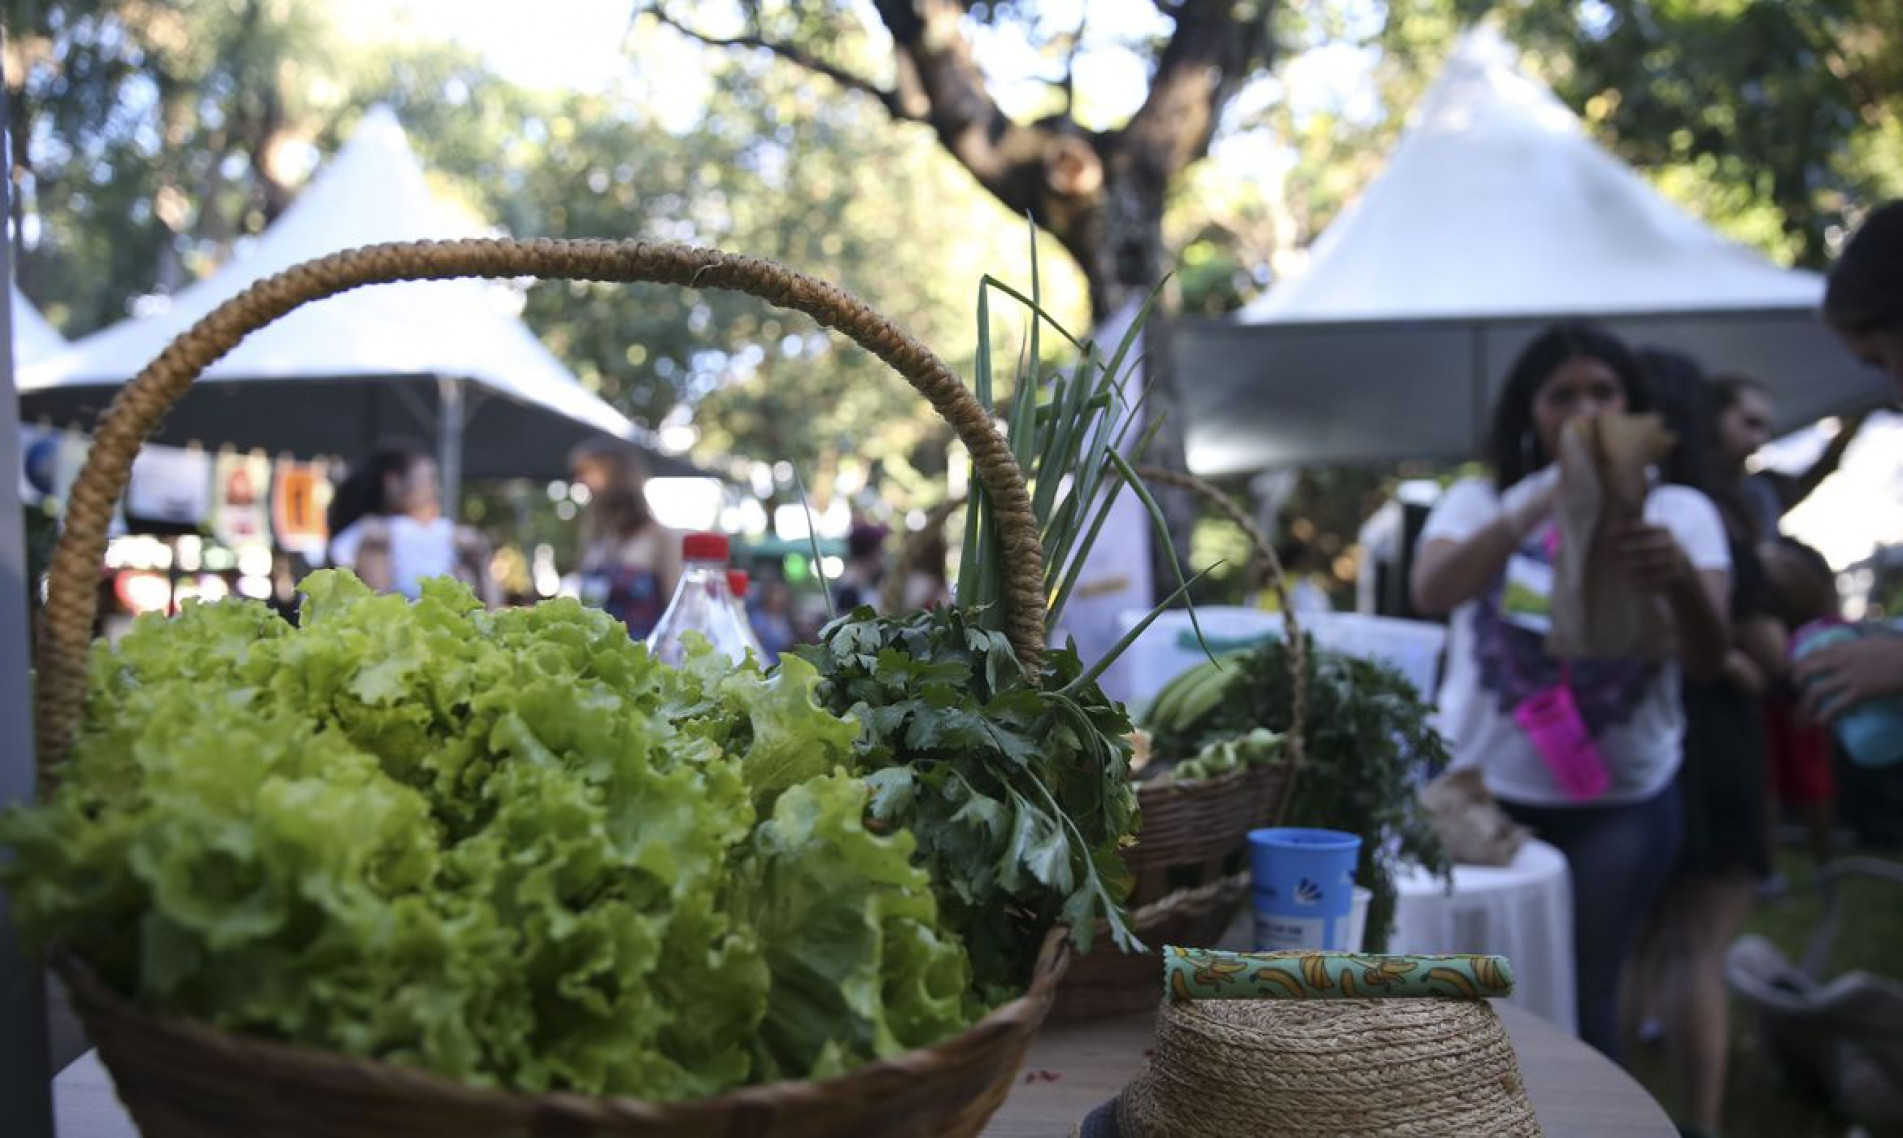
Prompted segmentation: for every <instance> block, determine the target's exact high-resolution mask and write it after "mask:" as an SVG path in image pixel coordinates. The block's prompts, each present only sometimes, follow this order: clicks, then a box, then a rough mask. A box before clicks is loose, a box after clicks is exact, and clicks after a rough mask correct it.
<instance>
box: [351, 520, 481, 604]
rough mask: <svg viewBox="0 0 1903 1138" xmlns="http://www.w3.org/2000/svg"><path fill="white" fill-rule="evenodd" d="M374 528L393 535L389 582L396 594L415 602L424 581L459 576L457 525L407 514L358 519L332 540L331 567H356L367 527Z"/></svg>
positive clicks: (421, 590) (391, 539) (421, 593)
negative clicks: (427, 578)
mask: <svg viewBox="0 0 1903 1138" xmlns="http://www.w3.org/2000/svg"><path fill="white" fill-rule="evenodd" d="M371 525H381V526H383V527H384V529H385V530H386V531H388V533H389V535H390V583H391V585H392V587H394V588H395V589H396V591H397V592H399V593H402V594H403V595H404V596H406V597H408V598H410V599H411V600H415V599H416V598H418V597H420V596H422V595H423V580H424V578H426V577H454V576H455V575H456V526H455V524H454V523H453V522H451V521H450V520H449V519H448V518H442V517H439V518H436V519H434V520H433V521H427V522H419V521H417V520H416V519H415V518H412V517H409V516H407V515H405V514H391V515H389V516H387V517H366V518H359V519H357V520H356V521H354V522H352V523H350V524H349V525H347V526H345V527H344V528H343V530H342V531H341V532H339V533H338V534H337V535H336V536H335V537H333V538H331V539H330V561H331V564H332V565H336V566H339V567H341V568H345V569H354V568H356V566H357V550H358V548H359V547H360V546H362V545H363V535H364V528H365V527H366V526H371Z"/></svg>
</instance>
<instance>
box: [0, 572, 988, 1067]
mask: <svg viewBox="0 0 1903 1138" xmlns="http://www.w3.org/2000/svg"><path fill="white" fill-rule="evenodd" d="M304 590H305V593H306V597H307V600H306V604H305V608H304V611H303V623H302V626H301V627H296V628H293V627H292V626H290V625H288V624H285V623H284V622H283V621H281V620H280V619H279V618H278V617H276V616H275V615H274V614H272V613H271V612H270V611H269V610H267V609H265V608H264V607H262V606H259V605H256V604H252V603H249V602H238V603H224V604H216V605H197V606H189V607H187V609H186V610H185V611H184V613H182V614H181V615H180V616H178V617H177V618H175V619H172V620H164V619H160V618H157V617H145V618H141V619H140V620H139V621H138V622H137V623H136V624H135V626H134V628H133V630H132V631H131V632H130V633H129V634H128V635H127V636H126V637H125V638H124V640H123V641H122V642H121V643H120V644H119V645H118V646H117V647H110V646H106V645H100V646H98V647H97V648H96V649H95V651H94V655H93V657H92V659H91V662H90V669H91V671H90V688H89V695H88V702H87V715H86V724H85V726H84V728H83V729H82V731H81V734H80V736H79V738H78V740H77V742H76V744H75V747H74V750H73V756H72V758H71V760H70V761H69V762H68V763H67V764H66V765H65V766H64V767H63V769H62V770H61V771H60V777H61V780H62V781H61V783H60V786H59V788H58V789H57V790H56V791H55V792H54V793H53V794H52V795H50V796H49V798H48V799H47V801H46V802H45V803H44V804H42V805H40V806H38V807H35V808H31V809H24V810H15V811H12V812H9V813H8V814H7V815H5V816H4V817H0V842H4V843H5V844H6V845H8V846H10V847H11V848H12V851H13V855H14V856H13V857H12V858H11V859H10V860H7V861H5V862H0V884H4V885H5V886H6V887H7V888H8V889H9V890H10V892H11V898H12V905H13V912H14V915H15V917H16V919H17V920H18V922H19V925H20V927H21V929H22V930H23V932H24V933H25V934H26V936H27V937H28V939H29V940H30V941H31V942H32V943H33V944H34V945H45V944H47V943H49V942H53V941H58V942H61V943H62V944H64V945H65V946H66V947H68V948H70V949H71V950H73V951H75V952H77V953H78V954H79V955H80V956H82V957H83V958H84V959H85V960H87V961H88V962H89V963H90V964H91V965H92V966H93V967H94V968H95V969H96V970H97V971H98V972H99V973H100V974H101V976H102V978H103V979H105V980H106V982H108V983H109V984H111V985H112V986H113V987H115V988H116V989H117V990H119V991H120V992H122V993H125V994H126V995H128V996H130V997H132V998H133V999H135V1000H137V1001H139V1002H140V1003H142V1004H145V1005H147V1006H150V1007H154V1008H161V1009H164V1010H167V1011H170V1012H174V1013H179V1014H184V1015H188V1016H192V1017H196V1018H200V1019H204V1020H208V1021H210V1022H212V1023H215V1024H218V1025H220V1026H223V1027H226V1028H229V1029H232V1030H236V1031H240V1032H246V1033H252V1034H258V1035H264V1036H269V1037H273V1038H279V1039H286V1040H292V1041H296V1042H300V1043H305V1044H311V1045H315V1046H320V1047H326V1048H332V1049H336V1050H340V1051H344V1052H348V1053H351V1054H357V1055H367V1056H375V1057H379V1058H384V1059H390V1060H394V1061H399V1062H405V1063H410V1064H414V1065H417V1066H420V1067H424V1068H427V1069H430V1070H433V1071H436V1072H439V1073H441V1074H444V1075H448V1076H451V1077H454V1078H457V1079H461V1080H464V1081H466V1082H469V1083H473V1084H478V1085H489V1086H506V1087H513V1088H519V1089H525V1090H542V1089H552V1088H559V1089H571V1090H577V1091H583V1092H590V1093H612V1094H630V1095H639V1096H644V1097H652V1098H662V1099H669V1098H683V1097H693V1096H699V1095H706V1094H710V1093H714V1092H717V1091H720V1090H724V1089H726V1088H729V1087H732V1086H735V1085H738V1084H742V1083H746V1082H750V1081H755V1080H759V1079H764V1078H776V1077H781V1076H802V1075H807V1074H823V1073H827V1072H832V1071H838V1070H843V1069H846V1068H848V1067H851V1066H854V1065H856V1064H859V1063H862V1062H865V1061H867V1060H869V1059H872V1058H874V1057H876V1056H879V1055H885V1054H890V1053H891V1052H892V1050H893V1049H894V1048H902V1047H909V1046H914V1045H917V1044H920V1043H927V1042H931V1041H933V1040H935V1039H937V1038H939V1037H941V1036H943V1035H945V1034H948V1033H950V1032H953V1031H956V1030H957V1029H959V1028H961V1027H963V1026H964V1025H965V1024H966V1023H967V1022H969V1018H968V1017H969V1016H970V1015H971V1014H974V1013H975V1011H976V1008H977V1005H976V1001H975V1000H973V999H971V997H970V995H969V986H968V984H967V983H966V979H967V977H968V975H969V965H968V963H967V961H966V957H965V954H964V951H963V947H962V945H961V944H960V943H959V942H958V940H957V939H956V938H955V937H953V936H950V935H948V934H947V933H946V931H945V930H944V928H943V927H942V926H941V925H940V923H939V921H938V913H937V909H936V906H935V904H934V902H933V898H932V896H931V894H930V892H929V890H928V888H927V887H926V885H925V883H924V878H923V874H922V873H921V872H920V871H919V870H918V869H916V868H915V867H914V866H913V865H912V864H911V858H912V852H913V851H912V845H911V842H910V840H909V839H907V838H905V837H903V836H901V835H893V836H891V837H878V836H874V835H870V834H867V833H866V832H865V830H864V827H863V822H862V818H863V815H864V813H865V809H866V803H867V800H868V796H869V794H870V791H869V789H868V787H867V786H866V784H865V783H863V782H861V781H859V780H856V779H852V778H850V777H848V775H846V774H843V773H836V769H837V768H840V767H845V766H847V765H849V764H850V763H851V762H852V761H853V744H854V740H855V738H856V735H857V729H856V726H855V725H854V724H853V723H851V722H849V721H845V720H842V719H840V718H839V717H838V716H836V715H834V714H832V713H829V712H827V711H825V710H822V709H821V707H820V706H819V705H818V704H816V703H815V702H814V695H813V693H814V691H815V689H816V687H817V686H818V683H819V678H818V676H817V674H816V672H815V671H814V669H813V668H811V667H810V666H807V665H805V664H803V663H802V662H800V661H797V660H795V661H791V662H790V663H789V665H788V666H787V667H785V668H783V669H781V670H780V671H779V672H777V673H775V674H773V675H772V676H762V675H761V674H760V673H758V672H757V671H756V670H754V669H752V668H751V667H746V668H741V669H739V670H736V669H734V668H733V667H732V666H731V665H730V664H728V663H726V662H725V661H723V660H719V659H717V658H715V657H714V656H713V655H712V654H711V653H709V652H706V651H705V650H703V651H701V652H699V653H698V654H694V655H690V657H689V659H688V660H687V661H686V663H685V665H684V666H683V668H682V669H681V670H679V671H676V670H673V669H669V668H666V667H663V666H661V665H659V664H657V663H655V662H654V661H652V660H651V659H650V658H649V657H648V655H647V652H646V650H645V649H644V648H642V647H641V646H640V645H638V644H635V643H633V642H631V641H630V640H629V638H628V635H627V632H626V630H625V629H624V628H623V627H622V626H621V625H619V624H617V623H615V622H614V621H613V620H611V619H609V618H608V617H607V616H605V615H604V614H602V613H599V612H596V611H592V610H587V609H584V608H582V607H581V606H580V605H578V604H576V603H574V602H573V601H552V602H548V603H546V604H543V605H539V606H537V607H535V608H533V609H512V610H504V611H500V612H493V613H492V612H488V611H485V610H484V609H482V607H481V606H480V605H479V604H477V603H476V601H475V598H474V597H473V596H471V595H470V594H469V593H468V591H467V590H465V589H463V588H462V587H461V586H458V585H455V584H453V583H449V582H440V581H434V582H428V583H426V584H425V587H424V594H423V597H422V599H421V600H419V601H417V602H416V603H414V604H411V603H407V602H405V601H404V600H403V599H401V598H398V597H387V596H374V595H372V594H371V593H370V592H369V590H367V589H366V588H364V587H363V585H362V584H361V583H359V582H358V581H356V579H355V578H353V577H350V576H349V575H348V574H342V573H334V572H324V573H318V574H315V575H314V576H312V577H311V578H310V579H309V580H308V581H307V582H305V585H304ZM768 812H770V813H768ZM759 818H766V819H767V820H766V821H765V822H764V823H763V824H761V825H758V826H756V819H759ZM803 970H804V971H803ZM822 973H823V974H824V975H827V976H835V977H841V978H845V979H846V980H849V981H850V983H849V984H848V985H847V987H846V988H845V989H844V994H843V995H842V997H841V998H840V999H839V1000H836V1001H834V1002H831V1003H828V1002H826V1001H822V1000H816V999H815V998H814V995H813V991H812V985H811V984H810V983H809V982H808V980H809V978H810V977H811V976H814V975H819V974H822Z"/></svg>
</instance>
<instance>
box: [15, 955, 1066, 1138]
mask: <svg viewBox="0 0 1903 1138" xmlns="http://www.w3.org/2000/svg"><path fill="white" fill-rule="evenodd" d="M1069 934H1070V930H1069V929H1068V928H1067V927H1066V926H1063V925H1058V926H1054V927H1053V928H1052V929H1051V930H1050V931H1049V932H1047V933H1046V934H1045V936H1044V943H1043V947H1042V948H1041V950H1040V951H1039V953H1038V958H1037V964H1036V965H1035V967H1034V969H1033V972H1032V977H1031V982H1030V984H1029V985H1028V986H1027V987H1026V989H1025V991H1024V994H1023V995H1021V996H1018V997H1017V998H1015V999H1012V1000H1009V1001H1007V1002H1006V1003H1003V1004H1000V1005H999V1006H997V1007H996V1008H993V1009H992V1010H991V1011H990V1012H989V1013H987V1014H986V1015H985V1016H984V1018H983V1019H980V1020H979V1021H978V1022H977V1023H974V1024H972V1025H971V1026H970V1027H968V1028H966V1029H965V1030H964V1031H961V1032H958V1033H957V1034H955V1035H950V1036H947V1037H945V1038H944V1039H941V1040H939V1041H938V1042H937V1043H934V1044H931V1045H929V1046H926V1047H917V1048H912V1049H910V1050H908V1051H904V1052H901V1053H900V1054H898V1055H894V1056H892V1057H890V1058H886V1059H875V1060H873V1061H872V1062H870V1063H864V1064H861V1065H860V1066H858V1067H854V1068H853V1069H852V1070H850V1071H846V1072H844V1073H842V1074H839V1075H835V1076H833V1077H832V1078H829V1079H820V1080H804V1079H782V1080H778V1081H775V1082H771V1083H753V1084H749V1085H747V1086H741V1087H735V1088H733V1089H732V1090H728V1091H723V1092H721V1093H719V1094H714V1095H707V1096H704V1097H702V1098H696V1099H675V1100H659V1099H642V1098H635V1097H633V1096H630V1095H588V1094H582V1093H580V1092H576V1091H512V1090H507V1089H503V1088H496V1087H479V1086H473V1085H471V1084H468V1083H462V1082H458V1081H457V1080H455V1079H453V1078H450V1077H449V1076H447V1075H439V1074H436V1073H435V1072H432V1071H429V1070H426V1069H424V1068H422V1067H415V1066H410V1065H408V1064H405V1063H398V1062H392V1061H389V1060H385V1059H376V1058H370V1057H366V1056H357V1055H349V1054H346V1053H344V1052H341V1051H332V1050H328V1049H326V1048H322V1047H315V1046H310V1045H306V1044H299V1043H287V1042H284V1041H283V1040H276V1039H270V1038H266V1037H264V1036H255V1035H244V1034H241V1033H239V1032H234V1031H228V1030H226V1029H224V1028H221V1027H217V1026H214V1025H212V1024H209V1023H205V1022H204V1021H202V1020H196V1019H192V1018H191V1017H189V1016H181V1015H176V1014H172V1013H168V1012H156V1011H148V1010H146V1009H143V1008H140V1007H138V1006H137V1005H136V1004H134V1003H133V1002H132V1001H131V1000H129V999H127V998H126V997H124V996H122V995H120V994H119V993H118V992H116V991H114V990H113V989H112V988H111V986H110V985H108V984H107V983H106V982H105V981H104V980H103V979H101V978H100V976H99V974H98V973H97V972H95V971H94V970H93V968H92V966H91V965H89V964H87V963H86V961H85V960H84V959H83V958H82V957H80V956H79V955H78V954H77V953H74V952H72V951H71V950H69V949H66V948H64V947H58V946H56V947H55V948H53V949H51V950H49V952H48V954H47V956H48V959H49V961H50V962H51V964H52V967H53V970H54V971H55V972H56V973H57V974H58V975H59V977H60V978H61V979H62V980H63V981H64V982H65V983H66V984H67V986H68V987H69V988H70V989H71V990H72V992H73V995H74V997H75V1003H77V1004H79V1005H80V1011H81V1014H82V1017H84V1016H85V1015H86V1013H87V1012H89V1011H92V1010H97V1011H103V1012H105V1013H107V1014H109V1015H111V1016H114V1017H117V1018H121V1019H124V1020H129V1021H134V1022H137V1023H138V1024H139V1025H140V1026H141V1028H142V1029H144V1030H147V1031H150V1032H151V1033H153V1034H155V1035H161V1036H168V1037H170V1038H171V1039H174V1040H177V1041H179V1042H180V1043H182V1044H184V1045H186V1046H189V1047H191V1048H193V1049H196V1050H201V1051H211V1052H214V1053H219V1054H221V1055H222V1056H224V1057H226V1058H227V1059H228V1060H231V1061H236V1062H245V1063H249V1064H252V1065H258V1064H260V1063H264V1064H269V1065H270V1066H272V1067H274V1068H276V1069H278V1070H280V1071H287V1070H292V1071H294V1070H300V1069H301V1070H305V1071H311V1070H321V1069H325V1068H329V1069H331V1070H341V1069H344V1068H348V1067H357V1068H360V1069H371V1070H374V1071H375V1072H376V1074H377V1078H378V1081H379V1082H380V1083H381V1084H382V1085H383V1086H384V1087H387V1088H389V1089H390V1090H393V1091H399V1092H402V1093H405V1094H409V1095H414V1096H416V1097H417V1098H418V1099H419V1101H421V1100H426V1099H430V1098H434V1099H439V1100H440V1099H453V1100H455V1101H457V1102H458V1103H460V1104H462V1105H465V1106H472V1107H489V1108H493V1109H496V1110H511V1109H520V1108H521V1107H522V1106H524V1105H525V1104H529V1103H533V1104H535V1106H536V1108H537V1109H538V1110H540V1111H546V1110H554V1111H557V1112H559V1113H568V1114H588V1115H601V1114H603V1113H607V1114H611V1115H612V1116H614V1117H616V1118H620V1119H627V1120H633V1121H642V1122H652V1123H669V1124H680V1123H685V1122H690V1121H693V1120H694V1118H695V1117H696V1116H699V1115H706V1116H708V1117H724V1116H726V1115H729V1114H731V1113H732V1112H733V1111H734V1110H736V1109H746V1108H749V1107H753V1108H769V1107H770V1108H774V1109H786V1108H788V1107H797V1106H799V1105H800V1104H802V1103H808V1102H819V1101H821V1100H825V1101H836V1100H838V1099H841V1098H850V1097H853V1092H854V1091H855V1090H856V1089H857V1088H858V1087H860V1086H861V1085H867V1084H873V1083H878V1082H883V1081H886V1080H888V1079H891V1078H894V1077H897V1078H905V1079H912V1078H916V1077H917V1075H918V1073H919V1071H920V1069H921V1068H929V1067H931V1066H934V1065H936V1064H937V1063H938V1062H940V1061H944V1060H947V1059H949V1058H951V1057H952V1056H953V1055H954V1053H955V1052H959V1051H964V1050H968V1049H970V1048H972V1047H974V1046H983V1047H986V1048H988V1047H990V1046H991V1045H992V1044H993V1043H995V1042H997V1041H998V1040H1001V1039H1003V1038H1007V1037H1009V1036H1011V1035H1013V1034H1016V1033H1018V1032H1020V1031H1022V1030H1023V1028H1024V1025H1025V1023H1026V1022H1027V1021H1031V1022H1035V1021H1037V1020H1041V1019H1042V1018H1043V1015H1044V1012H1045V1011H1047V1010H1048V1008H1049V1005H1050V1003H1051V1001H1052V999H1053V997H1054V996H1055V994H1056V991H1057V985H1058V983H1059V982H1060V981H1061V980H1062V979H1063V976H1064V972H1065V971H1066V970H1067V969H1068V967H1069V965H1070V958H1071V955H1072V949H1071V944H1070V935H1069ZM238 1056H242V1058H237V1059H233V1058H232V1057H238ZM107 1066H108V1069H110V1068H111V1064H110V1063H108V1064H107Z"/></svg>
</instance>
